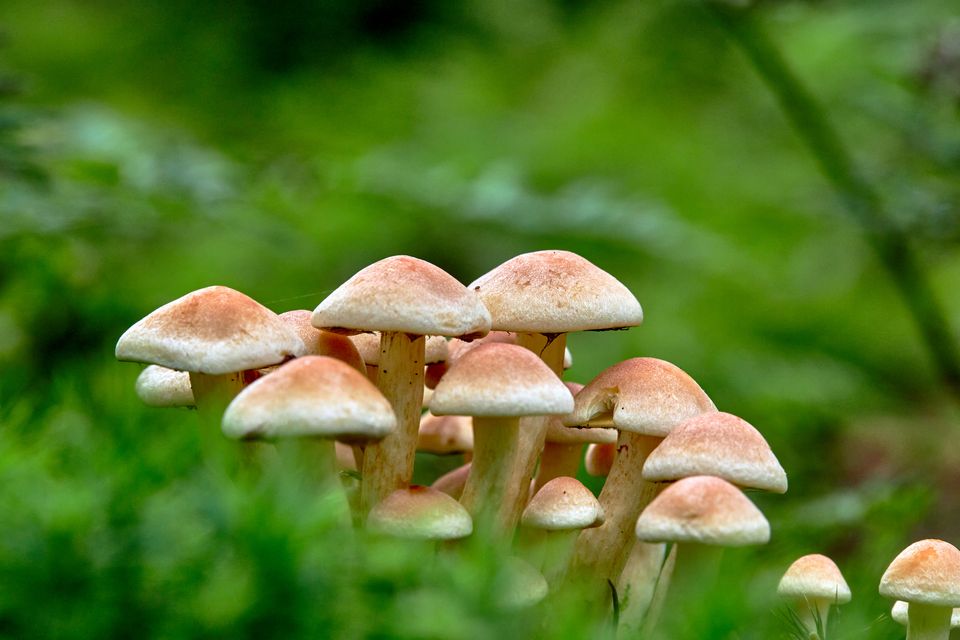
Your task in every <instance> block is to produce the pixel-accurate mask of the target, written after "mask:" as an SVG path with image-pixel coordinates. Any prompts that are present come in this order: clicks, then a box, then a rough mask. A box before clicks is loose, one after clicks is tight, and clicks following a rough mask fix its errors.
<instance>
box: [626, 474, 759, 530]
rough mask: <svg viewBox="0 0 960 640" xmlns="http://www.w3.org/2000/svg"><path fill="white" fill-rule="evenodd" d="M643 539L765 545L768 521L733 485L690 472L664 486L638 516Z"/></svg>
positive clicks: (638, 527)
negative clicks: (692, 474)
mask: <svg viewBox="0 0 960 640" xmlns="http://www.w3.org/2000/svg"><path fill="white" fill-rule="evenodd" d="M636 532H637V538H638V539H640V540H643V541H644V542H698V543H701V544H709V545H716V546H723V547H742V546H745V545H753V544H766V543H767V542H768V541H769V540H770V524H769V523H768V522H767V519H766V518H764V517H763V514H762V513H760V510H759V509H757V507H756V506H754V504H753V503H752V502H750V500H749V499H748V498H747V497H746V496H745V495H744V494H743V492H742V491H740V490H739V489H737V488H736V487H735V486H733V485H732V484H730V483H729V482H727V481H726V480H722V479H720V478H715V477H713V476H691V477H689V478H684V479H682V480H678V481H677V482H675V483H673V484H671V485H670V486H668V487H667V488H666V489H664V490H663V491H662V492H661V493H660V495H658V496H657V497H656V498H654V500H653V501H652V502H651V503H650V505H649V506H647V508H646V509H644V510H643V513H642V514H640V517H639V518H638V519H637V528H636Z"/></svg>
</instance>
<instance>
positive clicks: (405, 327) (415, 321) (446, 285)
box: [312, 256, 490, 513]
mask: <svg viewBox="0 0 960 640" xmlns="http://www.w3.org/2000/svg"><path fill="white" fill-rule="evenodd" d="M312 323H313V326H315V327H317V328H320V329H328V330H331V331H336V332H338V333H350V334H352V333H359V332H364V331H380V332H381V333H380V358H379V371H378V373H377V386H378V388H379V389H380V391H381V392H382V393H383V395H384V396H385V397H386V398H387V400H388V401H389V402H390V404H391V406H392V407H393V410H394V413H396V415H397V430H396V431H395V432H394V433H393V434H391V435H389V436H387V437H386V438H384V439H383V440H382V441H381V442H379V443H376V444H373V445H370V446H369V447H367V450H366V451H365V452H364V457H363V472H362V478H361V502H362V505H363V506H362V508H363V511H364V513H366V512H368V511H369V509H370V508H371V507H372V506H373V505H375V504H376V503H377V502H379V501H380V500H382V499H384V498H385V497H387V496H388V495H390V494H391V493H392V492H393V491H394V490H396V489H401V488H405V487H406V486H408V485H409V483H410V478H411V476H412V475H413V462H414V454H415V451H416V443H417V430H418V427H419V425H420V414H421V411H422V408H423V370H424V356H425V338H424V336H427V335H437V336H449V337H464V338H472V337H481V336H483V335H484V334H486V333H487V331H489V330H490V314H489V313H488V312H487V310H486V309H485V308H484V306H483V304H482V303H481V302H480V300H479V298H477V296H476V295H475V294H473V293H472V292H470V291H468V290H467V289H466V288H464V286H463V285H462V284H460V283H459V282H457V281H456V280H455V279H454V278H453V277H452V276H450V275H449V274H448V273H446V272H445V271H443V270H442V269H440V268H439V267H436V266H434V265H432V264H430V263H429V262H425V261H424V260H419V259H417V258H411V257H410V256H393V257H390V258H385V259H383V260H380V261H379V262H376V263H374V264H372V265H370V266H368V267H366V268H364V269H362V270H360V271H359V272H358V273H357V274H355V275H354V276H353V277H351V278H350V279H349V280H347V281H346V282H345V283H343V284H342V285H340V286H339V287H338V288H337V289H336V290H335V291H334V292H333V293H331V294H330V295H329V296H327V298H326V299H325V300H323V302H321V303H320V304H319V305H318V306H317V308H316V309H315V310H314V312H313V318H312Z"/></svg>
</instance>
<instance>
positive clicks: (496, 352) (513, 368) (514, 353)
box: [430, 343, 573, 417]
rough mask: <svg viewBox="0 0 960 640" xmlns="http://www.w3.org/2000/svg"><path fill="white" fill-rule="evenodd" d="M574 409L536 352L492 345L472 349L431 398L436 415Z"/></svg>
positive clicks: (520, 413) (504, 414)
mask: <svg viewBox="0 0 960 640" xmlns="http://www.w3.org/2000/svg"><path fill="white" fill-rule="evenodd" d="M572 409H573V397H572V396H571V395H570V392H569V391H568V390H567V388H566V387H565V386H564V385H563V383H562V382H560V379H559V378H558V377H557V376H556V374H555V373H553V371H551V370H550V368H549V367H548V366H547V365H545V364H544V363H543V361H542V360H540V358H538V357H537V356H536V354H534V353H533V352H531V351H529V350H528V349H524V348H523V347H518V346H517V345H513V344H503V343H493V344H485V345H482V346H480V347H477V348H476V349H472V350H470V351H469V352H467V353H466V354H465V355H463V356H461V357H460V358H458V359H457V361H456V362H454V363H453V364H452V365H450V369H449V371H447V372H446V373H445V374H444V375H443V378H441V379H440V382H439V383H438V384H437V386H436V388H435V389H434V390H433V397H431V398H430V411H431V412H432V413H434V414H435V415H466V416H489V417H496V416H500V417H509V416H530V415H557V414H563V413H569V412H570V411H571V410H572Z"/></svg>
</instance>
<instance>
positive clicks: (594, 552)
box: [572, 431, 662, 585]
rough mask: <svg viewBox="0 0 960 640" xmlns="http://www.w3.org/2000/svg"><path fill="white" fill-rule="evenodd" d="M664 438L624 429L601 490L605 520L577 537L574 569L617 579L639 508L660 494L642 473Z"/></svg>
mask: <svg viewBox="0 0 960 640" xmlns="http://www.w3.org/2000/svg"><path fill="white" fill-rule="evenodd" d="M661 440H662V438H658V437H655V436H646V435H641V434H637V433H632V432H629V431H621V432H620V437H619V440H618V441H617V456H616V458H615V460H614V463H613V467H611V469H610V475H608V476H607V481H606V483H605V484H604V485H603V489H602V490H601V491H600V496H599V500H600V505H601V506H602V507H603V511H604V513H605V514H606V517H607V518H606V521H605V522H604V523H603V524H602V525H600V526H599V527H597V528H595V529H587V530H585V531H583V533H581V534H580V537H579V538H578V539H577V545H576V550H575V555H574V558H573V561H572V563H573V571H574V573H576V574H578V575H581V576H584V575H585V576H590V577H592V578H593V582H594V583H596V584H601V585H604V584H606V580H607V579H611V580H615V579H616V578H617V576H619V575H620V572H621V571H622V570H623V566H624V564H625V563H626V561H627V557H628V556H629V555H630V549H631V548H632V547H633V542H634V527H635V526H636V522H637V518H638V517H639V516H640V512H641V511H643V510H644V508H646V506H647V505H648V504H650V502H651V501H652V500H653V499H654V498H655V497H657V493H659V491H660V486H661V485H659V484H657V483H653V482H647V481H646V480H644V479H643V477H642V470H643V463H644V461H645V460H646V459H647V456H648V455H650V452H651V451H653V450H654V449H655V448H656V446H657V445H658V444H659V443H660V441H661Z"/></svg>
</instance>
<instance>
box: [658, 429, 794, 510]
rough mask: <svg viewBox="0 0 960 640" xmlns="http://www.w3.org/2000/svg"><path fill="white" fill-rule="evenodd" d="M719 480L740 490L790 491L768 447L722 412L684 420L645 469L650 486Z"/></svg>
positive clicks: (765, 442)
mask: <svg viewBox="0 0 960 640" xmlns="http://www.w3.org/2000/svg"><path fill="white" fill-rule="evenodd" d="M687 476H717V477H719V478H723V479H724V480H728V481H729V482H732V483H734V484H736V485H739V486H741V487H746V488H749V489H763V490H764V491H772V492H774V493H784V492H786V490H787V474H786V472H785V471H784V470H783V467H781V466H780V462H779V461H778V460H777V457H776V456H775V455H774V454H773V451H771V450H770V445H769V444H767V441H766V440H765V439H764V437H763V436H762V435H760V432H759V431H757V430H756V429H755V428H754V427H753V426H751V425H750V424H749V423H748V422H747V421H746V420H743V419H742V418H738V417H737V416H735V415H733V414H730V413H724V412H720V411H711V412H708V413H704V414H701V415H699V416H694V417H692V418H688V419H687V420H684V421H683V422H681V423H680V424H679V425H677V426H676V427H674V429H673V430H672V431H671V432H670V433H669V434H668V435H667V437H666V438H664V439H663V442H661V443H660V444H659V445H658V446H657V448H656V449H654V450H653V452H652V453H651V454H650V456H649V457H648V458H647V461H646V463H644V465H643V479H644V480H649V481H650V482H663V481H669V480H678V479H680V478H685V477H687Z"/></svg>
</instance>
